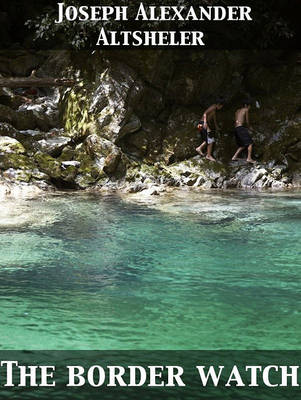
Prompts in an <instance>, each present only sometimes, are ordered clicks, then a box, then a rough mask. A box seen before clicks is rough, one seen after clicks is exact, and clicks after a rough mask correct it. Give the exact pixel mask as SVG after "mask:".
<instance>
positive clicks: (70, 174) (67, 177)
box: [61, 165, 78, 183]
mask: <svg viewBox="0 0 301 400" xmlns="http://www.w3.org/2000/svg"><path fill="white" fill-rule="evenodd" d="M77 174H78V169H77V168H76V167H74V166H73V165H70V166H68V167H67V168H65V169H63V171H62V173H61V179H63V180H64V181H65V182H70V183H73V182H74V180H75V178H76V175H77Z"/></svg>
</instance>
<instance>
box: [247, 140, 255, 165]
mask: <svg viewBox="0 0 301 400" xmlns="http://www.w3.org/2000/svg"><path fill="white" fill-rule="evenodd" d="M252 150H253V145H252V144H250V145H249V147H248V158H247V161H248V162H249V163H252V164H255V163H256V161H254V160H253V159H252Z"/></svg>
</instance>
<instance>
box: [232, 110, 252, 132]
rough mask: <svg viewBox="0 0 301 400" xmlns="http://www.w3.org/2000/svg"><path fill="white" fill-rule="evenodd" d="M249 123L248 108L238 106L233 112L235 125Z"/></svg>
mask: <svg viewBox="0 0 301 400" xmlns="http://www.w3.org/2000/svg"><path fill="white" fill-rule="evenodd" d="M245 123H246V124H247V125H249V109H248V107H243V108H240V109H239V110H237V111H236V113H235V127H236V128H237V127H238V126H243V125H244V124H245Z"/></svg>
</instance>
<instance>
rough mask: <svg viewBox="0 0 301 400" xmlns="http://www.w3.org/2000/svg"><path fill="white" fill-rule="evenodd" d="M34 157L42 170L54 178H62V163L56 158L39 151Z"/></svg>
mask: <svg viewBox="0 0 301 400" xmlns="http://www.w3.org/2000/svg"><path fill="white" fill-rule="evenodd" d="M34 159H35V161H36V163H37V164H38V166H39V169H40V170H41V171H42V172H44V173H45V174H47V175H49V176H50V177H51V178H54V179H60V178H61V175H62V170H61V163H60V162H59V161H57V160H56V159H55V158H53V157H51V156H49V155H48V154H44V153H41V152H37V153H36V154H35V155H34Z"/></svg>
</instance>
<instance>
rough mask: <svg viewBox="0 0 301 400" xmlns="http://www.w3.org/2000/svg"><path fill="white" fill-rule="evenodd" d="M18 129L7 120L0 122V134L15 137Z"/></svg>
mask: <svg viewBox="0 0 301 400" xmlns="http://www.w3.org/2000/svg"><path fill="white" fill-rule="evenodd" d="M18 134H19V131H17V129H16V128H14V127H13V126H12V125H11V124H9V123H7V122H0V136H9V137H11V138H14V139H17V138H18Z"/></svg>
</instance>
